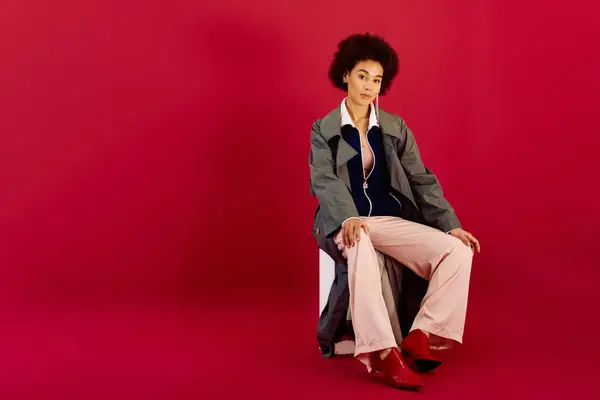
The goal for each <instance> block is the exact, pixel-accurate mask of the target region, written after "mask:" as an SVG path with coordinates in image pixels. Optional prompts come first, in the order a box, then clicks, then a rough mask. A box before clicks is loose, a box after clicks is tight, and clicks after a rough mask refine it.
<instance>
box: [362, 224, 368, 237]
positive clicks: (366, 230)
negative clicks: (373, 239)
mask: <svg viewBox="0 0 600 400" xmlns="http://www.w3.org/2000/svg"><path fill="white" fill-rule="evenodd" d="M361 226H362V227H363V229H364V230H365V233H366V234H367V235H368V234H369V226H368V225H367V224H365V223H364V222H363V223H362V225H361Z"/></svg>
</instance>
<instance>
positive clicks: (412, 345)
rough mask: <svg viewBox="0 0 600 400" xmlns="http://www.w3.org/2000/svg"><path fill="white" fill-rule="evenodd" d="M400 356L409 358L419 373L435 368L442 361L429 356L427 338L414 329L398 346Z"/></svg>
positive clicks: (421, 332) (423, 333) (420, 331)
mask: <svg viewBox="0 0 600 400" xmlns="http://www.w3.org/2000/svg"><path fill="white" fill-rule="evenodd" d="M400 349H401V350H402V355H403V356H404V357H406V358H410V360H411V361H413V362H414V364H415V366H416V367H417V369H418V370H419V371H423V372H427V371H431V370H432V369H434V368H437V367H438V366H439V365H440V364H442V361H441V360H439V359H437V358H435V357H434V356H432V355H431V352H430V351H429V338H428V337H427V335H426V334H425V332H423V331H422V330H419V329H415V330H414V331H412V332H410V333H409V334H408V336H406V338H404V340H402V343H401V344H400Z"/></svg>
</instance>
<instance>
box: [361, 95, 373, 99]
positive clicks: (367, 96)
mask: <svg viewBox="0 0 600 400" xmlns="http://www.w3.org/2000/svg"><path fill="white" fill-rule="evenodd" d="M360 97H362V98H363V99H365V100H369V99H370V98H371V96H369V95H368V94H361V95H360Z"/></svg>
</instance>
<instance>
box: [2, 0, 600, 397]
mask: <svg viewBox="0 0 600 400" xmlns="http://www.w3.org/2000/svg"><path fill="white" fill-rule="evenodd" d="M597 11H598V10H597V7H596V10H593V9H592V7H585V8H584V7H583V5H582V4H581V3H573V2H571V3H569V4H566V3H565V4H560V2H554V3H545V4H544V5H543V6H542V5H536V2H526V1H512V0H510V1H502V2H500V1H487V2H477V1H454V2H451V1H436V2H416V1H389V2H388V1H380V2H378V3H377V4H367V3H364V2H358V1H330V2H316V1H297V2H280V3H273V2H268V1H254V2H239V1H233V0H228V1H221V2H218V4H217V2H215V4H204V3H203V2H195V1H186V0H178V1H169V2H167V1H133V0H131V1H127V2H120V1H104V2H102V3H101V4H92V3H89V2H77V1H60V2H53V4H49V3H46V2H42V1H34V0H21V1H4V2H2V4H1V5H0V88H2V89H1V91H0V193H1V195H0V223H1V226H2V230H1V232H2V237H1V238H0V299H1V301H2V302H1V304H2V313H3V315H4V323H3V325H2V328H0V332H1V333H0V334H1V335H3V339H2V340H0V348H2V349H3V350H2V351H3V354H4V356H3V357H0V358H2V359H3V361H2V362H0V368H1V371H2V372H3V373H2V375H1V376H2V377H3V379H2V382H1V383H2V386H1V387H2V390H4V391H5V392H6V393H24V391H25V390H38V391H43V392H51V391H53V390H56V391H57V393H59V392H60V390H66V389H65V388H69V389H68V390H70V391H71V392H72V393H79V392H81V393H83V391H86V390H88V389H89V388H90V387H93V385H94V384H96V383H97V382H100V381H103V382H105V383H106V384H103V385H101V386H98V388H97V390H112V388H116V387H128V388H130V390H131V391H137V390H141V389H144V390H148V391H152V393H154V394H157V393H163V392H164V393H167V392H168V393H171V392H172V391H187V392H188V393H196V392H197V393H208V392H207V391H214V393H219V391H220V390H224V391H225V392H226V393H238V391H243V390H247V391H252V390H259V389H260V390H262V391H263V392H262V393H263V395H265V394H268V393H271V392H269V390H271V391H273V393H275V392H274V390H275V389H274V386H272V385H271V386H265V385H264V384H262V383H260V382H262V378H260V375H259V373H258V372H257V373H256V376H254V375H252V376H246V377H245V378H243V379H245V380H244V381H243V382H244V385H241V386H240V387H231V386H228V387H222V386H220V385H216V382H219V381H220V379H221V378H222V377H225V376H226V375H227V373H228V371H229V368H228V366H227V362H228V361H227V360H228V359H229V358H233V357H234V356H235V355H236V354H238V353H237V352H238V350H239V351H241V349H244V356H243V357H242V361H241V363H242V364H250V363H252V362H256V360H262V361H263V362H266V363H267V365H269V364H272V365H278V367H279V368H284V370H285V368H291V367H286V365H287V364H286V360H288V359H289V360H291V358H292V357H294V356H298V354H300V357H304V358H302V359H303V360H304V362H305V363H306V364H302V365H306V368H305V369H300V370H299V369H295V370H289V373H288V372H283V373H281V374H280V375H281V376H279V378H278V381H279V382H284V383H289V384H294V385H295V384H296V380H295V379H299V378H298V377H302V378H303V379H304V378H306V377H311V379H317V381H318V380H322V381H323V382H330V381H331V380H332V379H337V380H338V381H337V382H338V384H339V385H338V386H343V387H345V385H347V383H346V381H345V380H344V379H348V377H347V376H346V375H343V376H342V375H340V374H339V373H338V375H335V373H334V375H335V377H333V378H332V376H331V374H332V368H331V365H330V364H328V363H327V362H325V361H322V360H318V354H317V352H316V348H315V346H316V344H315V339H314V328H315V322H316V315H315V314H316V312H317V304H318V299H317V293H318V292H317V290H318V287H317V280H318V266H317V248H316V245H315V243H314V241H313V239H312V236H311V234H310V230H311V225H312V214H313V211H314V208H315V206H316V200H315V199H314V198H311V197H310V195H309V191H308V150H309V143H308V136H309V130H310V126H311V124H312V122H313V120H314V119H316V118H319V117H322V116H323V115H324V114H325V113H326V112H328V111H329V110H330V109H332V108H333V107H335V106H337V105H338V104H339V102H340V100H341V98H342V96H343V93H342V92H339V91H336V90H335V89H333V88H332V87H331V86H330V84H329V83H328V80H327V68H328V64H329V62H330V59H331V56H332V54H333V51H334V50H335V46H336V44H337V42H338V41H339V40H340V39H342V38H343V37H345V36H346V35H348V34H350V33H353V32H366V31H371V32H376V33H379V34H381V35H383V36H384V37H385V38H386V39H387V40H388V41H389V42H390V43H391V44H392V45H393V46H394V47H395V48H396V49H397V50H398V52H399V55H400V58H401V69H400V75H399V77H398V78H397V80H396V81H395V82H394V84H393V87H392V90H391V93H390V94H389V95H388V96H386V97H383V98H382V99H381V107H382V108H383V109H385V110H387V111H390V112H393V113H395V114H399V115H401V116H403V117H404V118H405V119H406V121H407V122H408V124H409V125H410V126H411V128H412V129H413V131H414V133H415V135H416V138H417V141H418V143H419V145H420V148H421V151H422V153H423V157H424V159H425V161H426V163H427V164H428V166H429V167H430V168H431V169H433V171H434V172H436V174H437V175H438V177H439V178H440V180H441V182H442V185H443V187H444V189H445V192H446V195H447V197H448V198H449V200H450V201H451V202H452V204H453V205H454V206H455V208H456V209H457V212H458V214H459V217H460V218H461V221H462V223H463V225H464V227H465V228H466V229H467V230H470V231H472V232H473V233H475V234H476V235H478V237H479V238H480V240H481V242H482V250H483V253H482V254H481V255H478V256H477V257H476V259H475V270H474V274H473V280H472V290H471V304H470V309H469V320H468V323H467V337H466V340H468V343H469V346H465V348H464V349H462V350H461V351H462V353H458V354H460V356H457V357H456V359H455V360H453V362H454V365H455V366H454V367H450V366H449V367H448V368H449V369H448V371H447V374H448V375H446V378H444V376H440V377H436V379H438V383H433V382H434V381H432V383H431V385H430V386H434V387H435V385H439V386H437V387H438V389H437V390H440V391H442V392H443V391H445V392H446V393H449V391H450V390H458V389H451V388H452V385H451V382H452V377H453V376H454V375H452V372H451V371H455V375H456V376H465V374H468V375H470V376H477V377H478V379H479V382H480V383H481V385H482V386H481V388H485V387H487V386H486V385H490V386H491V385H496V384H497V382H500V381H504V380H505V379H506V378H507V376H508V375H507V374H509V371H510V368H509V367H510V366H511V365H512V364H513V363H517V364H519V363H520V364H522V365H525V364H527V365H531V364H528V363H530V362H531V363H534V364H536V365H537V364H542V365H541V366H538V369H537V371H538V372H539V374H538V375H536V377H532V376H530V375H529V376H528V375H525V374H523V375H519V376H518V377H516V378H513V382H515V384H516V385H521V386H523V387H524V388H529V389H523V390H538V389H541V388H548V382H547V379H549V378H547V377H551V376H554V375H553V374H555V373H556V371H557V370H556V368H557V366H556V364H547V363H546V362H545V361H544V362H541V361H539V360H541V359H544V360H546V358H543V357H546V356H547V357H551V356H549V355H548V353H547V352H548V351H550V352H551V353H552V354H555V353H554V352H559V354H560V357H564V358H565V359H567V360H570V361H573V364H569V368H571V370H572V371H574V372H572V373H573V374H575V375H576V376H577V377H578V378H579V379H580V380H583V381H585V379H586V378H585V374H586V373H589V368H587V367H585V366H586V365H588V364H586V363H588V362H592V361H593V360H595V359H596V358H597V356H598V350H597V349H593V348H592V349H588V348H587V347H586V346H585V344H586V341H585V340H584V335H585V334H586V333H593V332H594V330H595V329H594V328H597V327H598V326H599V323H598V312H597V306H598V291H597V289H596V288H597V282H598V278H600V273H599V272H598V262H597V257H596V251H595V249H596V248H597V245H596V240H597V239H598V236H599V233H600V229H599V228H598V217H597V210H598V204H599V203H598V198H597V192H598V191H597V188H596V181H597V179H595V178H596V176H595V175H596V174H594V173H593V171H594V170H597V167H596V166H595V165H594V162H595V161H596V159H597V151H598V146H597V145H598V139H597V133H598V128H597V109H598V104H599V100H600V99H599V97H600V96H599V94H598V93H600V79H598V76H597V71H598V70H600V60H599V54H600V52H599V51H598V50H599V49H598V43H599V41H598V38H599V30H600V29H599V28H598V27H599V24H598V21H597ZM292 329H293V330H292ZM574 331H575V332H577V331H579V333H578V334H577V337H578V344H577V345H575V344H573V345H566V346H565V345H564V344H562V343H568V341H569V340H570V339H569V338H570V337H571V336H570V335H572V334H573V332H574ZM284 332H288V333H287V334H284ZM565 341H566V342H565ZM292 342H293V343H295V344H296V347H297V348H298V349H300V350H299V351H298V352H296V353H292V352H289V351H287V352H285V353H283V354H281V353H280V349H282V348H286V347H285V346H286V345H287V344H289V343H292ZM533 344H535V346H534V345H533ZM577 346H582V347H577ZM533 348H535V349H537V350H533ZM215 349H217V350H219V351H220V352H222V353H221V354H219V353H217V354H218V355H217V356H214V355H213V353H212V351H214V350H215ZM265 349H270V351H265ZM545 349H550V350H545ZM209 350H210V351H209ZM561 351H563V352H564V354H563V353H560V352H561ZM208 354H210V357H208V358H209V360H210V362H207V361H206V357H207V355H208ZM561 359H563V358H561ZM265 360H267V361H265ZM269 360H270V361H269ZM315 360H318V361H315ZM548 360H551V358H548ZM311 363H314V365H313V364H311ZM294 365H300V364H298V363H297V362H296V363H295V364H294ZM482 365H488V366H490V368H491V369H487V370H486V369H482V368H481V366H482ZM493 365H505V366H507V367H506V368H504V367H495V368H492V367H491V366H493ZM309 366H310V367H309ZM315 368H316V369H315ZM450 368H455V370H450ZM460 368H463V369H462V370H461V369H460ZM540 368H541V369H540ZM573 368H575V369H574V370H573ZM578 368H579V369H578ZM285 371H287V370H285ZM352 371H354V370H352ZM586 371H587V372H586ZM439 375H444V374H442V373H440V374H439ZM356 376H357V377H358V376H362V375H359V374H358V373H357V375H356ZM582 376H583V378H582ZM240 379H241V378H240ZM352 379H354V378H352ZM142 382H143V384H142ZM207 383H211V384H212V385H207ZM362 384H363V386H364V385H367V384H366V383H365V382H362ZM556 384H557V383H556V382H554V385H556ZM90 385H92V386H90ZM444 385H446V386H444ZM363 386H360V388H354V389H352V392H351V393H359V392H360V390H375V389H373V387H371V386H369V385H367V386H365V387H364V388H363ZM583 386H585V385H583ZM327 387H328V389H327V390H330V391H331V393H339V392H336V390H338V389H339V387H338V389H335V388H336V387H337V386H336V385H335V384H334V385H333V386H332V385H327ZM469 387H470V386H463V387H461V389H460V390H458V391H457V393H462V394H464V393H465V392H464V391H465V390H471V389H468V388H469ZM560 387H561V388H562V386H560ZM27 388H29V389H27ZM101 388H102V389H101ZM361 388H363V389H361ZM378 388H379V387H377V389H378ZM532 388H533V389H532ZM557 389H558V387H553V389H552V390H553V393H558V392H557V391H556V390H557ZM305 390H306V395H309V394H313V393H315V392H311V391H310V390H308V389H307V388H306V387H305ZM434 390H436V389H435V388H432V389H431V392H433V391H434ZM473 390H475V389H473ZM477 390H479V389H477ZM507 390H508V389H507ZM565 390H567V389H566V386H565ZM576 390H584V389H583V388H582V386H581V385H580V386H579V389H576ZM240 393H242V392H240ZM316 393H321V394H323V395H325V394H326V393H327V392H324V391H322V390H321V391H319V392H316ZM523 393H524V392H523ZM497 394H498V395H500V393H499V392H497ZM504 394H506V393H504ZM500 398H503V397H500Z"/></svg>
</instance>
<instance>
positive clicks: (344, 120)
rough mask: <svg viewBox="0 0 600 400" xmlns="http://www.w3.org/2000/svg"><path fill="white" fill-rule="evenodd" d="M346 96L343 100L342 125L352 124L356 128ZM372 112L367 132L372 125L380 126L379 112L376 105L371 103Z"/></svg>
mask: <svg viewBox="0 0 600 400" xmlns="http://www.w3.org/2000/svg"><path fill="white" fill-rule="evenodd" d="M346 99H347V97H346V98H344V100H342V106H341V110H340V112H341V114H342V126H345V125H350V126H352V127H353V128H356V125H355V124H354V121H352V117H350V113H349V112H348V108H347V107H346ZM370 108H371V112H370V114H369V128H367V132H368V131H370V130H371V128H372V127H374V126H377V127H379V122H377V113H376V112H375V106H374V105H373V103H371V107H370Z"/></svg>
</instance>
